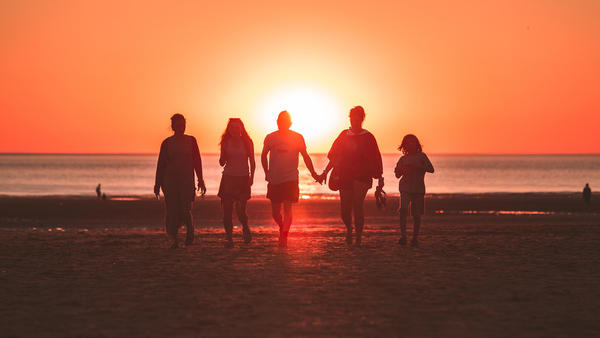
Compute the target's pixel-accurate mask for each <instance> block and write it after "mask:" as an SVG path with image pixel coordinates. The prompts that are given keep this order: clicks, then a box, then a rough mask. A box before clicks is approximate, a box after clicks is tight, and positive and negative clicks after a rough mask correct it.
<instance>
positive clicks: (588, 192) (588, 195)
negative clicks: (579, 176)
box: [583, 183, 592, 204]
mask: <svg viewBox="0 0 600 338" xmlns="http://www.w3.org/2000/svg"><path fill="white" fill-rule="evenodd" d="M583 200H584V201H585V203H587V204H590V202H591V201H592V189H591V188H590V184H589V183H586V184H585V187H584V188H583Z"/></svg>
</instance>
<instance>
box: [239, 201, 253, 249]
mask: <svg viewBox="0 0 600 338" xmlns="http://www.w3.org/2000/svg"><path fill="white" fill-rule="evenodd" d="M235 211H236V213H237V217H238V219H239V220H240V223H242V231H243V235H244V242H246V243H250V242H251V241H252V233H251V232H250V227H248V214H247V213H246V201H238V202H237V203H236V204H235Z"/></svg>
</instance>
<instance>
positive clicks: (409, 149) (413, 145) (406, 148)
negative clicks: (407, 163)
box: [398, 134, 423, 155]
mask: <svg viewBox="0 0 600 338" xmlns="http://www.w3.org/2000/svg"><path fill="white" fill-rule="evenodd" d="M398 150H400V151H401V152H402V153H403V154H405V155H410V154H417V153H421V152H423V147H422V146H421V142H419V139H418V138H417V137H416V136H415V135H413V134H407V135H405V136H404V138H403V139H402V143H401V144H400V146H399V147H398Z"/></svg>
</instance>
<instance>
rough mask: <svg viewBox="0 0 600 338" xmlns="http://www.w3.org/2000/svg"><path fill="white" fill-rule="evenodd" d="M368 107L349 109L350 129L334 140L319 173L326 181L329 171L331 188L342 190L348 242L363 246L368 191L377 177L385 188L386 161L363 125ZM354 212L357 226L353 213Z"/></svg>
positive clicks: (379, 185)
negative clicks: (325, 164)
mask: <svg viewBox="0 0 600 338" xmlns="http://www.w3.org/2000/svg"><path fill="white" fill-rule="evenodd" d="M365 116H366V115H365V110H364V108H363V107H361V106H356V107H354V108H352V109H350V115H349V117H350V128H348V129H346V130H343V131H342V132H341V133H340V134H339V136H338V137H337V138H336V139H335V141H334V142H333V145H332V146H331V149H330V150H329V153H328V154H327V158H328V159H329V163H328V164H327V166H326V167H325V169H324V170H323V173H322V174H321V175H319V181H320V182H324V181H326V178H327V174H328V173H329V171H330V170H332V169H333V171H332V172H331V176H330V177H329V187H330V188H331V189H332V190H339V192H340V209H341V216H342V221H343V222H344V225H345V226H346V243H348V245H351V244H352V243H353V235H352V232H353V228H354V230H355V234H356V239H355V242H354V243H355V244H356V245H357V246H360V245H361V243H362V234H363V228H364V224H365V215H364V202H365V197H366V196H367V192H368V191H369V189H370V188H371V187H372V186H373V179H374V178H375V179H377V181H378V184H377V188H378V189H382V188H383V186H384V182H383V176H382V175H383V162H382V159H381V152H380V151H379V147H378V146H377V140H376V139H375V136H373V134H371V133H370V132H369V131H368V130H366V129H364V128H363V122H364V121H365ZM353 215H354V225H353V223H352V216H353Z"/></svg>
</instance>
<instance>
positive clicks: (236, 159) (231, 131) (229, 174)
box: [218, 118, 256, 247]
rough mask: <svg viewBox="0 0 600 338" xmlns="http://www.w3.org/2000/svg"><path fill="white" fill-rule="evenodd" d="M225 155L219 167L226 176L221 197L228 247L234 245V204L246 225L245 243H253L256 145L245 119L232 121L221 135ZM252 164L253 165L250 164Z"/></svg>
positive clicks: (241, 221)
mask: <svg viewBox="0 0 600 338" xmlns="http://www.w3.org/2000/svg"><path fill="white" fill-rule="evenodd" d="M220 145H221V156H220V157H219V164H220V165H221V166H223V167H224V168H223V176H222V177H221V184H220V185H219V193H218V196H219V197H220V198H221V206H222V207H223V225H224V227H225V234H226V243H225V245H226V246H227V247H232V246H233V238H232V233H233V220H232V213H233V205H234V203H235V209H236V212H237V216H238V219H239V220H240V223H242V229H243V230H242V231H243V236H244V242H246V243H250V241H251V240H252V234H251V232H250V228H249V227H248V215H247V214H246V203H247V202H248V200H249V199H250V187H251V186H252V184H253V183H254V171H255V169H256V163H255V161H254V143H252V139H250V136H249V135H248V132H246V128H245V127H244V123H243V122H242V120H240V119H238V118H235V119H229V122H228V123H227V128H226V129H225V132H224V133H223V135H222V136H221V143H220ZM248 164H250V165H248Z"/></svg>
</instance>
